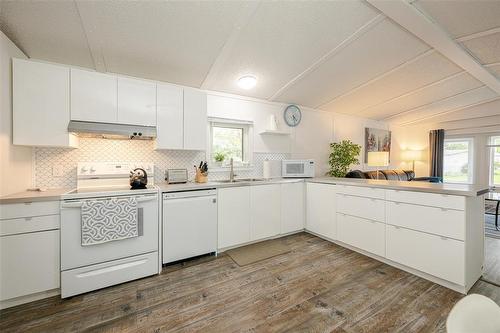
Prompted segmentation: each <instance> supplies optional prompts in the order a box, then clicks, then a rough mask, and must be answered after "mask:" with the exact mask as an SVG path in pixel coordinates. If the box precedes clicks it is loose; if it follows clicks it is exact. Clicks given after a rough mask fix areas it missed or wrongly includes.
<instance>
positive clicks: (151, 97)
mask: <svg viewBox="0 0 500 333" xmlns="http://www.w3.org/2000/svg"><path fill="white" fill-rule="evenodd" d="M118 123H120V124H130V125H143V126H156V84H155V83H153V82H149V81H144V80H137V79H131V78H124V77H118Z"/></svg>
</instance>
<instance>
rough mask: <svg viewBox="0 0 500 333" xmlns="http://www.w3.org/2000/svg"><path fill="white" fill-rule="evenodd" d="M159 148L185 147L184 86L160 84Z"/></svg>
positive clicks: (157, 143)
mask: <svg viewBox="0 0 500 333" xmlns="http://www.w3.org/2000/svg"><path fill="white" fill-rule="evenodd" d="M156 89H157V90H156V92H157V111H156V112H157V124H156V133H157V137H156V148H157V149H183V148H184V100H183V99H184V92H183V89H182V87H179V86H174V85H169V84H158V85H157V87H156Z"/></svg>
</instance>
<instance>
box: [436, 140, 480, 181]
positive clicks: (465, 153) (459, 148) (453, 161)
mask: <svg viewBox="0 0 500 333" xmlns="http://www.w3.org/2000/svg"><path fill="white" fill-rule="evenodd" d="M473 142H474V141H473V139H472V138H453V139H445V140H444V163H443V181H444V182H445V183H464V184H472V183H473V181H474V172H473V167H474V165H473V146H474V145H473Z"/></svg>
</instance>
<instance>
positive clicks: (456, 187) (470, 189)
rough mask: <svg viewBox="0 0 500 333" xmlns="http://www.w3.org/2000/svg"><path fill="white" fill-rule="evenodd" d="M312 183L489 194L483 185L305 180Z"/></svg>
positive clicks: (469, 194) (327, 179)
mask: <svg viewBox="0 0 500 333" xmlns="http://www.w3.org/2000/svg"><path fill="white" fill-rule="evenodd" d="M307 181H308V182H313V183H324V184H337V185H353V186H366V187H376V188H382V189H386V190H400V191H415V192H427V193H438V194H449V195H461V196H466V197H476V196H479V195H483V194H485V193H488V192H489V187H488V186H485V185H468V184H442V183H441V184H440V183H429V182H419V181H410V182H407V181H396V180H376V179H359V178H334V177H320V178H311V179H308V180H307Z"/></svg>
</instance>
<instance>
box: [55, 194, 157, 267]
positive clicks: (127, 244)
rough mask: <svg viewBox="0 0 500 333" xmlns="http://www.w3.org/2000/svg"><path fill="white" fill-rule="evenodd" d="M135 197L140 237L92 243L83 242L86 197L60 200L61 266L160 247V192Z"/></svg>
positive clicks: (111, 257) (101, 259) (99, 260)
mask: <svg viewBox="0 0 500 333" xmlns="http://www.w3.org/2000/svg"><path fill="white" fill-rule="evenodd" d="M135 197H136V198H137V208H138V219H139V221H138V222H139V237H135V238H129V239H124V240H116V241H111V242H107V243H103V244H96V245H90V246H82V245H81V243H82V232H81V205H82V202H83V200H65V201H63V202H62V203H61V270H63V271H64V270H68V269H73V268H77V267H83V266H88V265H92V264H97V263H102V262H106V261H111V260H116V259H121V258H126V257H131V256H134V255H138V254H143V253H148V252H154V251H158V221H159V218H158V195H157V194H151V195H139V196H135ZM103 199H105V198H103ZM96 200H99V199H96Z"/></svg>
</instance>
